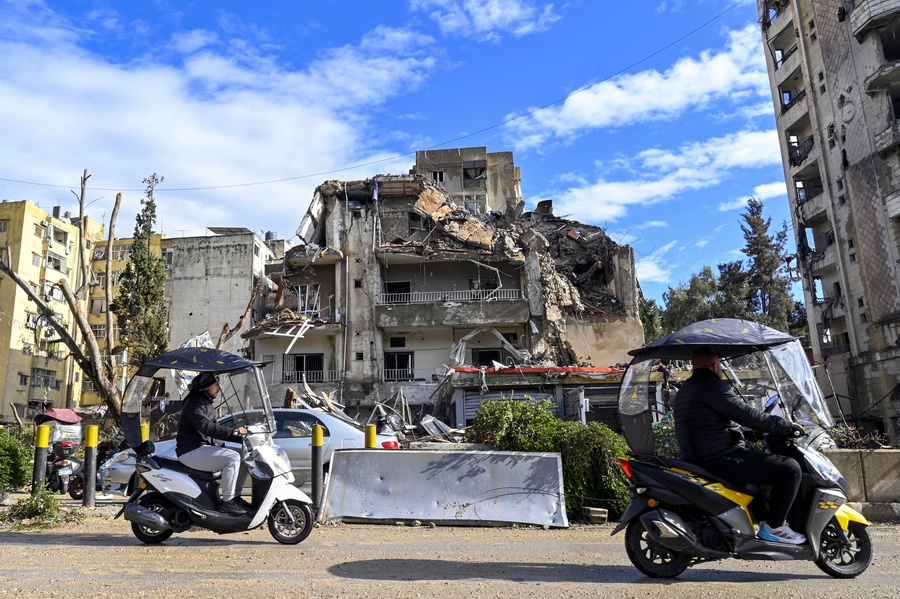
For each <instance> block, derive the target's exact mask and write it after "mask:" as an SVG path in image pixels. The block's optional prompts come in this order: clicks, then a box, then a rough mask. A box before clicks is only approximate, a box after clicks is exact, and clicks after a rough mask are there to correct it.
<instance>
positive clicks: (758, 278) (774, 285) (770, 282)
mask: <svg viewBox="0 0 900 599" xmlns="http://www.w3.org/2000/svg"><path fill="white" fill-rule="evenodd" d="M762 212H763V204H762V202H761V201H759V200H757V199H756V198H750V200H749V201H748V202H747V211H746V212H745V213H744V214H742V215H741V217H742V218H743V219H744V224H742V225H741V230H742V231H743V232H744V241H745V242H746V245H745V246H744V247H743V248H742V250H741V251H742V252H743V253H744V255H746V256H747V258H748V259H749V264H748V269H747V272H748V274H749V276H750V295H749V296H748V300H749V301H748V308H749V310H750V312H751V313H752V314H753V315H754V317H755V319H756V320H757V321H758V322H760V323H762V324H764V325H767V326H770V327H772V328H774V329H777V330H779V331H787V330H788V321H789V319H790V315H791V312H792V311H793V310H794V302H793V300H792V299H791V295H790V291H789V288H790V279H789V278H788V276H787V274H786V273H785V268H784V265H785V260H784V259H785V255H784V248H785V245H786V243H787V237H788V233H787V225H784V226H783V227H782V228H781V230H780V231H778V232H777V233H776V234H775V235H774V236H773V235H769V227H770V225H771V223H772V219H771V218H769V219H765V218H763V215H762Z"/></svg>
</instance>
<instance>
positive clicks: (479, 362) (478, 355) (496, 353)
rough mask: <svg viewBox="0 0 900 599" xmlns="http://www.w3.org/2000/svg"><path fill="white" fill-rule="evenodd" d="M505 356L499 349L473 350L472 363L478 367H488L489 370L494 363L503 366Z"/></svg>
mask: <svg viewBox="0 0 900 599" xmlns="http://www.w3.org/2000/svg"><path fill="white" fill-rule="evenodd" d="M503 354H504V352H503V351H502V350H501V349H499V348H495V349H473V350H472V361H473V362H474V363H475V365H476V366H487V367H488V368H490V367H492V366H493V365H494V362H499V363H500V364H503Z"/></svg>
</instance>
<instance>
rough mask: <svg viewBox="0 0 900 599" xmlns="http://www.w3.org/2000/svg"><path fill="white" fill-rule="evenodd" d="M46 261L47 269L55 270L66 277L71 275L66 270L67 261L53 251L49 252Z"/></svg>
mask: <svg viewBox="0 0 900 599" xmlns="http://www.w3.org/2000/svg"><path fill="white" fill-rule="evenodd" d="M44 261H45V263H46V265H47V268H52V269H53V270H57V271H59V272H61V273H63V274H65V275H66V276H68V274H69V269H67V268H66V259H65V258H63V257H62V256H60V255H59V254H56V253H54V252H51V251H49V250H48V251H47V253H46V255H45V258H44Z"/></svg>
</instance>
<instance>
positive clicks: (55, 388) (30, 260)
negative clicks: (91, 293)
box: [0, 201, 102, 422]
mask: <svg viewBox="0 0 900 599" xmlns="http://www.w3.org/2000/svg"><path fill="white" fill-rule="evenodd" d="M86 225H87V231H88V235H89V236H90V237H91V239H95V238H98V237H99V236H101V235H102V227H100V226H99V225H98V224H97V223H93V222H90V221H88V222H86ZM79 243H80V232H79V228H78V225H77V222H73V219H71V218H70V217H69V215H68V214H65V215H64V216H60V214H59V210H58V209H54V210H53V211H51V212H50V213H48V212H46V211H45V210H43V209H42V208H40V207H38V206H37V205H35V204H32V203H31V202H28V201H19V202H11V201H3V202H2V203H0V247H2V248H3V251H2V259H3V260H4V261H5V262H6V263H7V264H8V265H9V266H10V267H11V269H12V270H13V271H14V272H15V273H16V274H17V275H18V276H19V277H20V278H21V279H22V280H24V281H26V282H27V283H29V284H30V285H31V288H32V290H33V291H34V292H35V293H36V294H37V295H38V296H39V297H40V298H41V299H42V300H44V302H46V304H47V306H48V307H49V308H50V309H51V310H52V311H53V313H54V316H55V318H56V320H57V321H58V322H61V323H64V325H65V327H66V329H67V330H68V331H69V333H70V334H72V335H73V336H75V337H76V338H77V335H76V334H75V325H74V319H73V318H72V314H71V312H70V310H69V308H68V306H67V305H66V303H65V298H64V297H63V294H62V291H61V290H60V288H59V286H58V283H59V282H60V281H65V284H66V286H67V287H68V288H69V289H70V290H72V291H73V292H74V291H75V290H76V289H77V288H78V286H79V285H80V284H81V283H82V281H81V275H80V273H81V269H80V268H79V263H78V255H79V252H78V247H79V245H78V244H79ZM91 243H92V241H89V249H90V245H91ZM7 244H9V248H10V251H9V253H7V252H6V247H7ZM0 346H2V347H6V348H9V349H8V354H7V358H6V359H5V360H0V381H3V390H2V396H3V397H2V400H3V401H2V406H0V422H12V421H15V420H16V419H17V418H19V419H22V420H26V421H27V420H30V419H31V418H33V417H34V416H35V415H37V414H39V413H41V412H42V411H44V410H45V409H49V408H52V407H56V408H70V409H71V408H74V407H77V406H78V399H79V395H80V393H81V386H82V383H83V378H82V373H81V370H80V369H79V368H78V367H77V366H76V364H75V361H74V359H73V358H72V357H71V356H70V355H69V351H68V348H67V347H66V346H65V345H64V344H63V343H61V342H60V341H59V338H58V335H57V333H56V332H55V330H54V329H53V328H51V327H50V326H49V325H48V323H47V320H46V318H44V317H43V316H42V315H41V312H40V311H39V310H38V307H37V305H36V304H35V302H34V301H32V300H31V298H30V297H29V296H28V295H27V294H26V293H25V291H24V290H23V289H22V288H21V287H19V285H17V284H16V282H15V281H13V280H12V279H10V278H9V277H7V276H5V275H2V274H0Z"/></svg>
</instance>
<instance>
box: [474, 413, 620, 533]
mask: <svg viewBox="0 0 900 599" xmlns="http://www.w3.org/2000/svg"><path fill="white" fill-rule="evenodd" d="M553 407H554V406H553V404H552V403H551V402H549V401H547V400H543V401H517V400H510V399H504V400H500V401H491V402H484V403H482V404H481V406H480V407H479V408H478V412H477V413H476V416H475V421H474V422H473V423H472V427H471V429H470V439H471V440H472V441H474V442H476V443H491V444H492V445H494V446H495V447H496V448H497V449H500V450H504V451H546V452H554V453H559V454H560V458H561V461H562V469H563V487H564V493H565V501H566V513H567V514H568V516H569V518H571V519H573V520H580V519H581V517H582V515H581V513H582V508H583V507H604V508H607V509H608V510H609V511H610V516H611V517H616V516H618V515H619V514H620V513H621V511H622V510H623V509H624V508H625V505H626V503H627V502H628V479H627V478H626V477H625V473H624V472H622V469H621V468H620V467H619V464H618V461H617V460H616V458H617V457H618V456H620V455H625V454H626V453H627V452H628V446H627V444H626V443H625V441H624V440H623V439H622V438H621V437H619V436H618V435H617V434H615V433H613V432H612V431H611V430H609V428H607V427H606V426H604V425H602V424H600V423H598V422H592V423H590V424H587V425H585V424H581V423H578V422H565V421H562V420H559V419H558V418H556V417H555V416H554V415H553V412H552V409H553Z"/></svg>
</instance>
